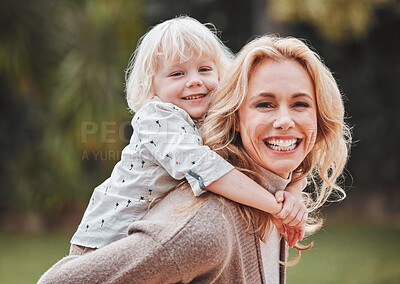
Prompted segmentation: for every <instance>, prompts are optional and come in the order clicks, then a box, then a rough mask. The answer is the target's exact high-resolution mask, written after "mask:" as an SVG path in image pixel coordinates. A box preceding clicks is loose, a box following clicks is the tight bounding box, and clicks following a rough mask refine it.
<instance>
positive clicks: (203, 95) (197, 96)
mask: <svg viewBox="0 0 400 284" xmlns="http://www.w3.org/2000/svg"><path fill="white" fill-rule="evenodd" d="M206 95H207V94H201V95H195V96H188V97H184V98H182V99H184V100H195V99H200V98H202V97H205V96H206Z"/></svg>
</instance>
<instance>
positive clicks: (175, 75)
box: [169, 71, 183, 77]
mask: <svg viewBox="0 0 400 284" xmlns="http://www.w3.org/2000/svg"><path fill="white" fill-rule="evenodd" d="M169 76H171V77H177V76H183V72H181V71H176V72H172V73H171V74H170V75H169Z"/></svg>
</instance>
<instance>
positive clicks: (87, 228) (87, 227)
mask: <svg viewBox="0 0 400 284" xmlns="http://www.w3.org/2000/svg"><path fill="white" fill-rule="evenodd" d="M88 230H89V224H87V225H86V231H85V232H87V231H88Z"/></svg>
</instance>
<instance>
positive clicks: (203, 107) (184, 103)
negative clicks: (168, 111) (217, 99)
mask: <svg viewBox="0 0 400 284" xmlns="http://www.w3.org/2000/svg"><path fill="white" fill-rule="evenodd" d="M217 83H218V71H217V69H216V67H215V64H214V62H213V61H212V60H210V59H208V58H206V57H200V58H194V59H191V60H189V61H186V62H183V63H177V64H173V65H166V64H165V62H164V61H163V60H159V62H158V69H157V73H156V74H155V76H154V79H153V84H154V92H155V94H156V95H157V96H158V97H159V98H160V99H161V100H162V101H163V102H166V103H172V104H174V105H176V106H178V107H180V108H182V109H184V110H185V111H186V112H187V113H188V114H189V115H190V117H192V118H194V119H200V118H202V117H203V116H204V115H205V113H206V112H207V110H208V102H209V94H210V92H211V91H212V90H213V89H214V88H215V86H216V85H217Z"/></svg>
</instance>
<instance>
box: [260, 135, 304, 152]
mask: <svg viewBox="0 0 400 284" xmlns="http://www.w3.org/2000/svg"><path fill="white" fill-rule="evenodd" d="M300 143H301V139H299V138H284V137H270V138H266V139H264V144H265V145H266V146H267V147H268V148H269V149H271V150H273V151H278V152H282V154H285V153H290V152H291V151H293V150H295V149H296V148H297V146H298V145H299V144H300Z"/></svg>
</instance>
